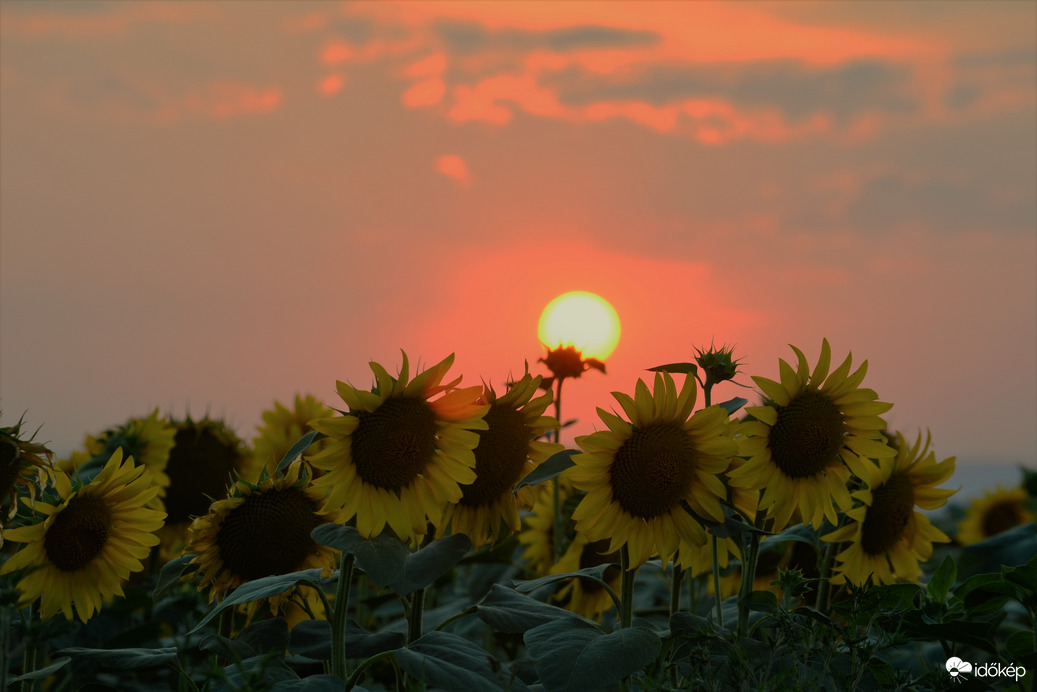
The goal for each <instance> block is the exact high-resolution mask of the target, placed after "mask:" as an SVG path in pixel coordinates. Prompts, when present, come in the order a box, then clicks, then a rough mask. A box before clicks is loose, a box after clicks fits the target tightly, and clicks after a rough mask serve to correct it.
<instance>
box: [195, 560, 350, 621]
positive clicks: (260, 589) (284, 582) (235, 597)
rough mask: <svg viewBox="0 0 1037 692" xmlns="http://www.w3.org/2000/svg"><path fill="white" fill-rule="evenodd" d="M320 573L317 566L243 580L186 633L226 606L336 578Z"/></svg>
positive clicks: (330, 582)
mask: <svg viewBox="0 0 1037 692" xmlns="http://www.w3.org/2000/svg"><path fill="white" fill-rule="evenodd" d="M320 573H321V570H320V569H319V568H314V569H306V570H302V571H300V572H289V573H288V574H275V575H273V576H270V577H263V578H261V579H256V580H253V581H249V582H245V583H244V584H242V585H241V586H239V587H238V588H236V589H235V590H234V591H233V592H231V594H230V595H229V596H227V597H226V598H225V599H223V601H221V602H220V604H219V605H217V606H216V607H215V608H213V609H212V610H211V611H209V613H208V615H206V616H205V617H204V618H202V619H201V621H200V622H199V623H198V624H197V625H195V627H194V629H192V630H191V631H190V632H188V634H195V633H196V632H198V631H199V630H201V629H202V628H203V627H205V626H206V625H207V624H209V621H210V620H212V619H213V618H214V617H216V616H217V615H219V614H220V613H221V612H223V611H224V610H225V609H227V608H230V607H233V606H236V605H241V604H242V603H251V602H252V601H258V600H261V599H263V598H270V597H271V596H277V595H278V594H282V593H284V592H285V591H288V590H289V589H291V588H292V587H294V586H296V585H298V584H308V585H309V586H313V587H315V588H324V587H326V586H328V585H329V584H333V583H334V582H335V580H336V579H338V577H337V576H334V577H329V578H327V579H325V578H324V577H321V575H320Z"/></svg>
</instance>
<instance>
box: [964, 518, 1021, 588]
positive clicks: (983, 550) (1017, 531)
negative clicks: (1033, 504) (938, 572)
mask: <svg viewBox="0 0 1037 692" xmlns="http://www.w3.org/2000/svg"><path fill="white" fill-rule="evenodd" d="M1035 555H1037V524H1035V523H1034V522H1030V523H1029V524H1023V525H1022V526H1016V527H1014V528H1011V529H1009V530H1008V531H1004V532H1003V533H999V534H997V535H996V536H993V537H991V538H988V539H987V540H985V541H981V542H979V543H974V544H972V545H970V546H966V547H965V548H964V549H963V550H962V551H961V555H960V556H959V558H958V574H959V575H962V574H964V575H972V574H981V573H983V572H1000V571H1001V568H1002V567H1016V566H1018V565H1023V564H1026V563H1027V562H1029V561H1030V560H1031V559H1033V557H1034V556H1035Z"/></svg>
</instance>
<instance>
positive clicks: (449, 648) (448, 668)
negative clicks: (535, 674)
mask: <svg viewBox="0 0 1037 692" xmlns="http://www.w3.org/2000/svg"><path fill="white" fill-rule="evenodd" d="M396 663H397V664H398V665H399V666H400V668H402V669H403V670H404V671H406V672H407V674H408V675H410V676H411V677H412V678H414V679H415V680H417V681H418V682H419V683H421V684H422V685H423V686H424V687H428V688H438V689H444V690H456V691H457V692H473V691H474V690H478V691H479V692H482V691H483V690H501V691H502V692H503V691H504V690H511V691H514V692H522V691H523V690H527V689H528V688H527V687H526V685H525V683H523V682H522V681H521V680H519V679H518V678H517V677H515V676H513V675H508V674H507V672H505V671H503V670H501V669H502V664H501V663H500V661H498V660H497V659H495V658H494V657H493V656H491V655H490V654H489V653H487V652H486V651H485V650H484V649H483V648H481V647H479V646H477V645H476V644H473V643H472V642H470V641H468V640H467V639H465V638H464V637H459V636H457V635H456V634H451V633H450V632H429V633H428V634H426V635H425V636H423V637H421V638H420V639H418V640H417V641H416V642H413V643H412V644H411V645H410V646H408V647H407V648H405V649H400V650H399V651H397V652H396ZM498 671H499V672H498Z"/></svg>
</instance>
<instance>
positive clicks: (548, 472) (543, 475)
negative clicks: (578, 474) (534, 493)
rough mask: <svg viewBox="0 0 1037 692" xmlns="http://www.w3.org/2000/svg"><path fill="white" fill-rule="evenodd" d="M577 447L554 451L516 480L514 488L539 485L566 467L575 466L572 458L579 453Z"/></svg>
mask: <svg viewBox="0 0 1037 692" xmlns="http://www.w3.org/2000/svg"><path fill="white" fill-rule="evenodd" d="M579 453H580V450H578V449H563V450H562V451H560V452H556V453H554V454H552V455H551V456H549V457H548V458H547V459H544V461H542V462H541V463H540V464H539V465H538V466H537V467H536V468H535V469H533V470H532V471H530V472H529V473H527V474H526V475H525V476H524V477H523V478H522V480H520V481H519V482H518V484H517V485H516V486H515V488H514V490H518V489H519V488H521V487H523V486H525V485H540V484H541V483H543V482H544V481H549V480H551V479H552V478H554V477H555V476H557V475H558V474H560V473H561V472H562V471H565V470H566V469H567V468H571V467H573V466H576V462H574V461H573V460H572V457H573V455H574V454H579Z"/></svg>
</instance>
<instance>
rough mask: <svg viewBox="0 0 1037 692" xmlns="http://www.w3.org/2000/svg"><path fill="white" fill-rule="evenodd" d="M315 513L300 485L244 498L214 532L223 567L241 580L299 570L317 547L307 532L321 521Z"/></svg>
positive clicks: (315, 504) (310, 501)
mask: <svg viewBox="0 0 1037 692" xmlns="http://www.w3.org/2000/svg"><path fill="white" fill-rule="evenodd" d="M316 511H317V503H316V502H314V501H313V500H311V499H310V498H308V497H307V496H306V494H305V493H304V492H303V490H302V488H285V489H283V490H266V491H260V492H257V493H255V494H253V495H249V496H247V497H246V498H245V501H244V502H242V503H241V504H240V505H238V506H237V507H235V508H234V509H232V510H231V511H230V512H229V513H228V514H227V516H226V517H224V519H223V523H222V524H221V525H220V530H219V532H218V533H217V534H216V545H217V546H218V547H219V550H220V560H221V561H222V562H223V566H224V568H225V569H228V570H230V572H231V573H232V574H234V575H236V576H238V577H240V578H241V579H242V580H244V581H248V580H250V579H259V578H260V577H268V576H270V575H272V574H287V573H289V572H294V571H296V570H298V569H299V567H300V566H301V565H302V564H303V561H304V560H306V558H307V556H309V555H310V553H312V552H313V551H314V550H315V549H316V545H317V544H316V543H315V542H314V541H313V539H312V538H310V532H311V531H313V529H314V528H315V527H316V526H318V525H319V524H321V523H323V521H322V520H321V518H320V516H319V515H317V514H316Z"/></svg>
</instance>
